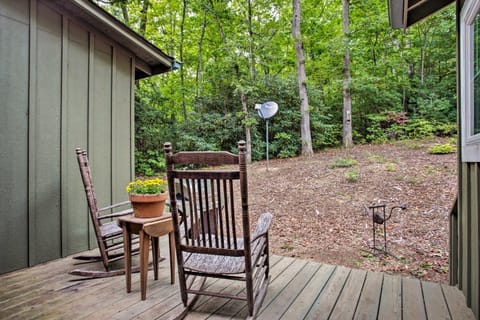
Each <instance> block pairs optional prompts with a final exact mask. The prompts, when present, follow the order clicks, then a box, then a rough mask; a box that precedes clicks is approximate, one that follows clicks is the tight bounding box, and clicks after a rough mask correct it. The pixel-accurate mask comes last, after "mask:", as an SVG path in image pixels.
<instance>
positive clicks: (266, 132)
mask: <svg viewBox="0 0 480 320" xmlns="http://www.w3.org/2000/svg"><path fill="white" fill-rule="evenodd" d="M266 123H267V130H265V141H266V142H267V163H266V165H267V171H268V119H267V120H266Z"/></svg>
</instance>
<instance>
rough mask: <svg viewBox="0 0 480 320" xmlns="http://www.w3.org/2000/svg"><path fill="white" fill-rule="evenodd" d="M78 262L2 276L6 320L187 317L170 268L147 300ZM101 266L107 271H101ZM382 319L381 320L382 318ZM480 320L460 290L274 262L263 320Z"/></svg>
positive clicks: (232, 307)
mask: <svg viewBox="0 0 480 320" xmlns="http://www.w3.org/2000/svg"><path fill="white" fill-rule="evenodd" d="M73 263H74V260H72V258H71V257H68V258H65V259H60V260H56V261H52V262H49V263H46V264H43V265H40V266H37V267H33V268H30V269H24V270H20V271H17V272H12V273H9V274H6V275H0V283H1V284H2V285H1V286H0V319H38V318H41V319H117V320H123V319H174V318H175V317H177V316H178V315H180V314H181V313H182V312H183V311H184V307H183V304H182V302H181V299H180V292H179V289H178V284H175V285H171V284H170V274H169V270H168V265H169V264H168V261H163V262H161V263H160V270H159V280H157V281H154V280H153V272H149V274H148V281H147V300H145V301H141V300H140V281H139V280H140V279H139V274H138V273H136V274H133V276H132V292H130V293H127V292H126V290H125V278H124V276H118V277H112V278H103V279H92V280H80V281H72V280H77V279H81V278H79V277H76V276H71V275H69V274H68V271H69V270H72V269H74V268H76V267H77V266H74V264H73ZM100 267H101V266H100ZM206 285H207V286H212V288H213V287H215V289H220V290H224V292H228V293H232V294H239V293H241V292H243V291H244V288H243V287H242V286H241V284H240V283H234V284H232V283H229V282H228V281H226V280H218V279H212V280H208V281H207V283H206ZM377 313H378V314H377ZM246 315H247V309H246V303H245V302H243V301H237V300H228V299H222V298H216V297H201V298H200V299H199V300H198V302H197V303H196V305H195V307H194V308H193V310H192V311H190V312H189V313H188V315H187V316H186V319H188V320H203V319H244V318H245V317H246ZM345 318H348V319H353V318H357V319H375V318H378V319H453V320H457V319H462V320H463V319H467V320H469V319H475V317H474V316H473V313H472V311H471V310H470V309H468V308H467V307H466V305H465V298H464V297H463V295H462V293H461V292H460V291H459V290H458V289H457V288H455V287H451V286H447V285H443V284H442V285H440V284H436V283H431V282H423V281H419V280H417V279H411V278H401V277H399V276H394V275H388V274H382V273H374V272H367V271H363V270H356V269H350V268H346V267H342V266H332V265H327V264H320V263H316V262H311V261H305V260H300V259H294V258H290V257H280V256H272V258H271V281H270V284H269V287H268V290H267V295H266V297H265V300H264V303H263V306H262V309H261V310H260V314H259V317H258V319H284V320H285V319H295V320H296V319H345Z"/></svg>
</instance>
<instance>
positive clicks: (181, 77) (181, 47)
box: [180, 0, 187, 122]
mask: <svg viewBox="0 0 480 320" xmlns="http://www.w3.org/2000/svg"><path fill="white" fill-rule="evenodd" d="M186 11H187V1H186V0H183V9H182V22H181V24H180V61H183V44H184V40H185V39H184V38H185V32H184V31H185V29H184V27H185V15H186ZM180 86H181V90H182V111H183V122H187V106H186V103H185V73H184V72H183V68H180Z"/></svg>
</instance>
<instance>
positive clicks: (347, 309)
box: [329, 270, 367, 320]
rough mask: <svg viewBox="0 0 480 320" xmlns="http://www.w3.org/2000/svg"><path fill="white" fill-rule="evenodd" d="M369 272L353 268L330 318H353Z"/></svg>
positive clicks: (332, 319) (334, 319) (333, 319)
mask: <svg viewBox="0 0 480 320" xmlns="http://www.w3.org/2000/svg"><path fill="white" fill-rule="evenodd" d="M366 276H367V272H366V271H364V270H352V271H351V272H350V276H349V277H348V279H347V282H346V283H345V288H344V289H343V291H342V293H341V295H340V297H339V299H338V301H337V304H336V305H335V308H334V309H333V312H332V314H331V316H330V318H329V319H331V320H336V319H353V316H354V315H355V310H356V307H357V302H358V300H359V299H360V293H361V291H362V287H363V284H364V283H365V277H366Z"/></svg>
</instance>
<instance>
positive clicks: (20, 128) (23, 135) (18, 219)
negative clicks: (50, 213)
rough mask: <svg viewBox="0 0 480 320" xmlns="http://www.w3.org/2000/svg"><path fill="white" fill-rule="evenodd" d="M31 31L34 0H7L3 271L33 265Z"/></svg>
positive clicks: (1, 52)
mask: <svg viewBox="0 0 480 320" xmlns="http://www.w3.org/2000/svg"><path fill="white" fill-rule="evenodd" d="M28 32H29V24H28V1H27V0H8V1H3V0H2V3H1V4H0V57H1V59H2V62H1V63H0V97H1V99H0V110H1V112H2V116H1V117H0V145H1V148H0V167H1V168H2V170H1V171H0V179H1V181H2V183H1V184H0V203H1V204H2V205H1V206H0V219H1V221H2V222H1V223H0V243H1V244H2V249H1V250H0V273H5V272H9V271H12V270H15V269H18V268H19V267H22V266H23V267H25V266H27V265H28V151H27V149H28V46H26V45H25V44H26V43H28ZM2 75H14V76H2ZM11 106H14V107H11Z"/></svg>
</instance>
